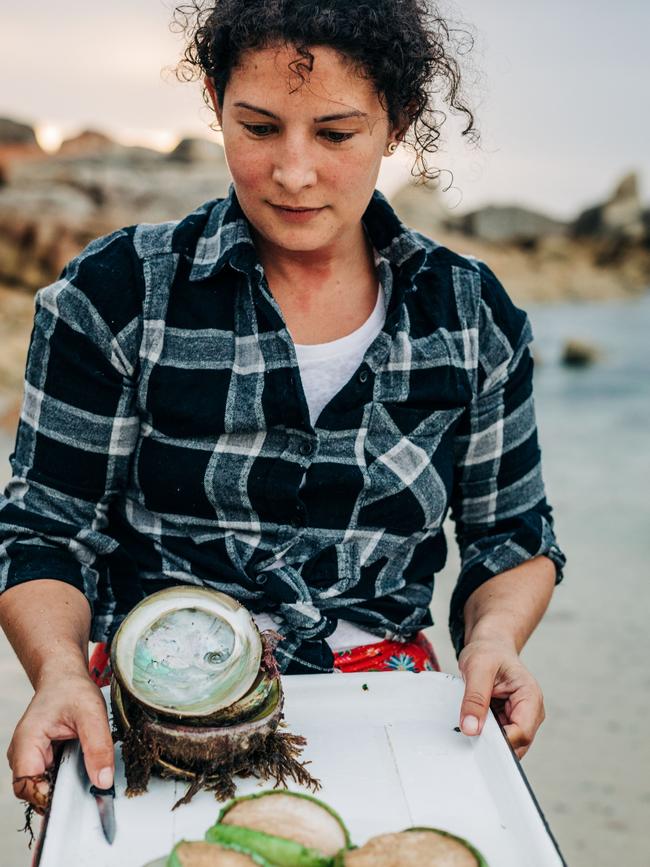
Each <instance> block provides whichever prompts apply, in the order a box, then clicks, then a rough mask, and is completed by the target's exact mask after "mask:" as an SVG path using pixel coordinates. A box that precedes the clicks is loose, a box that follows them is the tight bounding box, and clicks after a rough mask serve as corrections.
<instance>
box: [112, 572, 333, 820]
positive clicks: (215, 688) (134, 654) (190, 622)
mask: <svg viewBox="0 0 650 867" xmlns="http://www.w3.org/2000/svg"><path fill="white" fill-rule="evenodd" d="M278 640H280V636H279V635H278V634H277V633H274V632H270V631H268V632H263V633H262V634H261V635H260V633H259V631H258V629H257V627H256V626H255V623H254V621H253V619H252V617H251V615H250V614H249V612H248V611H247V610H246V609H245V608H244V607H243V606H242V605H241V604H240V603H239V602H237V600H235V599H232V598H231V597H229V596H227V595H226V594H224V593H219V592H217V591H212V590H207V589H204V588H197V587H186V586H182V587H173V588H169V589H167V590H162V591H160V592H159V593H154V594H152V595H151V596H149V597H147V598H146V599H144V600H143V601H142V602H141V603H139V605H137V606H136V607H135V608H134V609H133V610H132V611H131V612H130V613H129V614H128V616H127V617H126V618H125V620H124V622H123V623H122V625H121V626H120V628H119V629H118V631H117V632H116V634H115V638H114V640H113V644H112V647H111V664H112V668H113V676H112V679H111V704H112V709H113V727H114V737H115V739H116V740H121V741H122V757H123V759H124V767H125V773H126V780H127V791H126V793H127V795H137V794H140V793H141V792H145V791H146V789H147V785H148V783H149V779H150V777H151V774H158V775H160V776H163V777H174V778H177V779H184V780H188V781H189V783H190V785H189V788H188V790H187V793H186V794H185V796H184V797H183V798H181V799H180V800H179V801H178V803H177V804H176V806H178V805H179V804H181V803H187V802H188V801H189V800H190V799H191V798H192V797H193V796H194V794H195V793H196V792H197V791H199V790H200V789H202V788H207V789H211V790H213V791H214V792H215V793H216V795H217V797H218V798H220V799H224V798H229V797H232V796H233V795H234V793H235V784H234V781H233V777H234V776H235V775H238V774H239V775H243V776H251V775H252V776H257V777H259V778H260V779H265V780H266V779H269V778H274V779H275V780H276V782H277V783H278V784H284V783H285V782H286V780H287V779H289V778H291V779H293V780H295V781H296V782H298V783H300V784H302V785H305V786H308V787H310V788H312V789H314V790H315V789H317V788H319V785H320V784H319V783H318V781H317V780H315V779H314V778H313V777H312V776H311V774H309V772H308V771H307V769H306V767H305V763H304V762H301V761H300V760H299V755H300V753H301V752H302V748H303V747H304V745H305V739H304V738H303V737H301V736H300V735H293V734H291V733H290V732H287V731H280V730H279V729H280V727H281V725H283V723H282V720H283V705H284V694H283V691H282V682H281V679H280V674H279V671H278V667H277V664H276V661H275V656H274V650H275V647H276V644H277V642H278Z"/></svg>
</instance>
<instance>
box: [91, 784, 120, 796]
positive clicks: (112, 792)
mask: <svg viewBox="0 0 650 867" xmlns="http://www.w3.org/2000/svg"><path fill="white" fill-rule="evenodd" d="M90 794H91V795H92V796H93V797H95V796H96V795H99V796H100V797H103V796H104V795H112V797H113V798H114V797H115V786H114V785H113V786H111V787H110V789H99V788H97V786H91V787H90Z"/></svg>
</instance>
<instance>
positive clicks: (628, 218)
mask: <svg viewBox="0 0 650 867" xmlns="http://www.w3.org/2000/svg"><path fill="white" fill-rule="evenodd" d="M571 229H572V234H573V235H574V236H575V237H577V238H584V237H591V238H609V239H612V238H615V239H621V238H623V239H627V240H632V241H639V240H642V239H643V238H644V237H645V236H646V235H647V233H648V230H647V225H646V221H645V218H644V211H643V206H642V204H641V196H640V194H639V180H638V177H637V175H636V174H635V173H634V172H631V173H630V174H628V175H625V177H624V178H623V179H622V180H621V181H620V182H619V183H618V184H617V186H616V188H615V189H614V191H613V192H612V195H611V196H610V197H609V199H607V201H605V202H603V203H602V204H600V205H596V206H595V207H592V208H587V210H585V211H583V212H582V213H581V214H580V215H579V216H578V218H577V219H576V220H575V222H574V223H573V225H572V227H571Z"/></svg>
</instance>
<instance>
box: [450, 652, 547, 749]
mask: <svg viewBox="0 0 650 867" xmlns="http://www.w3.org/2000/svg"><path fill="white" fill-rule="evenodd" d="M458 667H459V669H460V672H461V674H462V676H463V680H464V681H465V695H464V696H463V703H462V705H461V710H460V728H461V731H462V732H463V733H464V734H466V735H478V734H480V733H481V731H482V729H483V725H484V723H485V719H486V717H487V713H488V710H489V708H490V704H492V707H493V710H494V712H495V714H496V716H497V718H498V720H499V721H500V722H501V724H502V725H503V727H504V729H505V732H506V735H507V737H508V740H509V741H510V744H511V746H512V748H513V749H514V751H515V753H516V754H517V756H518V758H520V759H521V758H522V757H523V756H524V755H525V754H526V752H527V751H528V748H529V747H530V745H531V744H532V742H533V739H534V738H535V735H536V733H537V729H538V728H539V727H540V725H541V724H542V722H543V721H544V717H545V712H544V697H543V695H542V690H541V689H540V686H539V684H538V683H537V681H536V680H535V678H534V677H533V676H532V674H531V673H530V672H529V671H528V669H527V668H526V667H525V666H524V665H523V663H522V662H521V660H520V659H519V654H518V653H517V650H516V648H515V646H514V645H513V644H511V643H509V642H507V641H505V640H502V639H500V638H477V639H475V640H470V641H469V642H468V643H467V644H466V645H465V647H464V648H463V650H462V652H461V654H460V657H459V658H458Z"/></svg>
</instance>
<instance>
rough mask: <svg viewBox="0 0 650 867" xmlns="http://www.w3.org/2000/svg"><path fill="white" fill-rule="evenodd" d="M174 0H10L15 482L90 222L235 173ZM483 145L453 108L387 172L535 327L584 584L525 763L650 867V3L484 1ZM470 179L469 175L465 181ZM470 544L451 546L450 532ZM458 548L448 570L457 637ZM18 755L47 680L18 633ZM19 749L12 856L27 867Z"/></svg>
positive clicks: (202, 197)
mask: <svg viewBox="0 0 650 867" xmlns="http://www.w3.org/2000/svg"><path fill="white" fill-rule="evenodd" d="M171 9H172V4H171V2H161V0H137V2H133V0H112V2H111V3H110V4H100V3H95V2H90V3H89V2H88V0H85V2H81V0H63V2H60V3H57V4H43V3H41V2H37V0H22V2H21V4H20V5H16V4H14V3H12V4H11V5H10V4H9V3H8V0H0V12H1V17H0V24H1V26H0V82H2V86H1V88H0V483H2V485H4V483H6V481H7V478H8V475H9V464H8V461H7V458H8V456H9V454H10V452H11V450H12V447H13V440H14V435H15V429H16V423H17V417H18V412H19V406H20V400H21V393H22V376H23V370H24V364H25V354H26V350H27V345H28V340H29V333H30V328H31V319H32V314H33V294H34V291H35V290H36V289H37V288H39V287H40V286H42V285H45V284H46V283H48V282H50V281H51V280H53V279H55V278H56V276H57V275H58V272H59V271H60V270H61V268H62V267H63V265H64V264H65V263H66V262H67V261H68V260H69V259H70V258H71V257H72V256H73V255H74V254H75V253H76V252H77V251H78V250H79V249H80V248H81V247H82V246H83V245H84V244H85V243H86V242H87V241H89V240H90V239H91V238H93V237H96V236H97V235H99V234H103V233H104V232H106V231H109V230H111V229H113V228H116V227H118V226H121V225H125V224H130V223H135V222H141V221H143V220H146V221H158V220H167V219H174V218H178V217H181V216H183V215H184V214H186V213H188V212H189V211H191V210H192V209H193V208H194V207H195V206H196V205H198V204H199V203H201V202H203V201H206V200H207V199H210V198H214V197H216V196H220V195H223V193H224V192H225V190H226V189H227V185H228V171H227V167H226V165H225V161H224V159H223V155H222V150H221V148H220V146H219V144H218V135H217V134H215V133H214V132H212V131H211V129H210V128H209V124H210V122H211V120H212V116H211V114H210V113H209V111H208V110H207V108H205V107H204V106H203V103H202V99H201V94H200V88H199V86H198V85H197V84H180V83H178V82H177V81H176V79H175V77H174V75H173V72H171V71H170V67H173V66H174V64H175V63H176V62H177V60H178V58H179V55H180V52H181V50H182V42H181V41H180V39H179V36H178V35H177V34H174V33H172V32H170V30H169V22H170V19H171ZM442 9H443V12H445V13H446V14H448V15H449V16H450V17H451V19H452V20H453V21H455V22H457V23H458V24H459V26H465V27H466V28H467V29H468V30H469V31H470V32H471V33H472V34H473V37H474V48H473V50H472V51H471V53H469V54H468V55H467V56H466V58H465V61H466V62H465V75H466V92H467V96H468V98H469V100H470V103H471V104H472V105H474V106H475V107H476V112H477V124H478V127H479V129H480V130H481V133H482V143H481V146H480V147H479V148H478V149H477V148H472V147H470V146H469V145H468V144H467V143H466V142H465V141H464V140H462V139H461V137H460V135H459V126H458V123H457V122H456V121H455V120H454V118H453V117H452V118H450V120H449V122H448V123H447V124H446V126H445V130H446V135H445V142H444V145H443V148H442V150H441V151H440V153H439V154H438V155H437V159H436V165H437V166H438V167H440V168H441V169H443V170H445V171H444V172H443V174H442V176H441V183H440V184H439V185H438V186H437V187H434V188H424V187H414V186H412V185H411V184H410V183H409V168H410V162H409V155H408V153H407V152H405V153H403V154H401V155H399V156H397V157H396V158H393V159H392V160H390V161H385V162H386V165H385V167H384V169H383V170H382V175H381V182H380V186H381V188H382V189H383V190H384V191H385V192H386V193H387V194H388V195H389V196H390V197H391V199H392V201H393V203H394V205H395V207H396V208H397V209H398V211H399V212H400V213H401V215H402V216H403V218H404V220H405V221H406V222H407V223H408V224H410V225H412V226H415V227H416V228H418V229H420V230H421V231H424V232H425V233H427V234H428V235H430V236H432V237H434V238H436V239H438V240H440V241H441V242H443V243H446V244H448V245H449V246H451V247H452V248H454V249H456V250H457V251H459V252H461V253H471V254H473V255H476V256H479V257H481V258H483V259H485V260H486V261H487V262H488V264H489V265H490V266H491V267H492V268H493V270H494V271H495V272H496V273H497V275H498V276H499V277H500V278H501V280H502V282H503V283H504V284H505V285H506V287H507V288H508V290H509V292H510V293H511V295H512V296H513V298H514V299H515V301H516V302H517V303H518V304H519V305H520V306H523V307H525V308H526V309H527V310H528V312H529V314H530V316H531V319H532V324H533V330H534V332H535V335H536V341H535V347H534V352H535V357H536V361H537V369H536V385H535V388H536V403H537V413H538V421H539V427H540V436H541V443H542V450H543V455H544V462H545V476H546V482H547V488H548V493H549V498H550V500H551V502H552V503H553V505H554V507H555V517H556V525H557V531H558V536H559V539H560V543H561V544H562V546H563V547H564V549H565V550H566V552H567V555H568V557H569V565H568V567H567V571H566V580H565V582H564V584H563V585H561V587H560V588H559V589H558V591H557V592H556V594H555V597H554V599H553V602H552V604H551V607H550V609H549V612H548V614H547V616H546V618H545V620H544V622H543V623H542V625H541V626H540V628H539V629H538V630H537V632H536V633H535V635H534V636H533V638H532V639H531V641H530V643H529V645H528V646H527V648H526V650H525V651H524V656H525V659H526V661H527V663H528V664H529V666H530V668H531V669H532V670H533V671H534V673H535V674H536V676H537V677H538V679H539V680H540V682H541V684H542V687H543V689H544V692H545V697H546V706H547V721H546V723H545V724H544V726H543V728H542V729H541V731H540V734H539V735H538V738H537V740H536V742H535V745H534V747H533V749H532V750H531V752H530V753H529V755H528V756H527V757H526V758H525V760H524V769H525V771H526V774H527V775H528V777H529V780H530V782H531V785H532V787H533V789H534V791H535V792H536V794H537V797H538V799H539V801H540V802H541V805H542V808H543V810H544V812H545V814H546V816H547V819H548V820H549V823H550V826H551V828H552V829H553V831H554V833H555V836H556V837H557V839H558V842H559V844H560V846H561V848H562V850H563V853H564V855H565V858H566V860H567V862H568V863H569V864H571V865H589V867H610V865H611V864H613V863H617V862H620V863H623V862H624V863H625V864H626V865H627V867H643V865H645V867H647V865H648V864H649V863H650V861H649V856H648V836H647V825H648V819H649V818H650V779H649V775H648V768H650V738H648V735H647V725H648V720H649V719H650V673H649V672H648V668H647V664H646V661H647V659H648V657H649V655H650V640H649V637H648V636H649V630H648V627H647V618H648V613H649V612H650V581H649V580H648V577H649V570H648V562H649V560H650V541H649V539H650V533H649V530H648V526H649V522H648V519H649V517H650V501H649V498H648V493H647V490H648V481H649V480H650V473H649V470H650V441H649V432H650V349H649V346H650V340H649V338H648V335H649V333H650V295H649V293H648V289H649V288H650V206H649V198H650V196H649V195H648V179H649V178H650V150H649V149H648V145H647V143H648V141H649V140H650V113H648V112H647V111H646V110H645V106H646V103H647V95H646V91H647V83H648V80H649V76H650V60H649V55H648V51H647V43H648V37H649V36H650V5H649V4H648V3H647V2H646V0H643V2H642V0H625V2H624V3H619V4H616V5H613V4H611V3H606V2H603V0H572V2H571V3H570V4H566V3H560V0H545V2H543V3H542V2H541V0H528V2H527V3H526V4H525V5H524V4H521V3H515V2H514V0H490V2H485V0H483V2H479V0H462V2H460V3H459V4H457V5H453V6H452V5H451V4H449V3H445V4H443V6H442ZM449 172H451V173H452V174H449ZM452 547H453V546H452ZM457 570H458V562H457V558H456V556H455V554H454V553H452V555H451V557H450V563H449V564H448V567H447V568H446V569H445V571H444V573H443V574H441V575H440V576H439V577H438V579H437V587H436V593H435V596H434V606H433V610H434V617H435V620H436V626H435V627H433V629H432V630H431V633H432V638H433V641H434V643H435V646H436V649H437V651H438V654H439V656H440V658H441V660H442V662H443V667H444V668H445V669H446V670H448V671H451V672H455V671H456V670H457V669H456V663H455V659H454V655H453V651H452V650H451V645H450V642H449V638H448V634H447V627H446V621H447V608H448V600H449V596H450V594H451V590H452V588H453V583H454V580H455V575H456V574H457ZM0 676H1V677H2V684H3V700H2V702H1V703H0V749H1V751H2V754H4V751H5V749H6V746H7V744H8V742H9V739H10V737H11V732H12V730H13V727H14V726H15V724H16V722H17V720H18V718H19V717H20V715H21V713H22V712H23V710H24V708H25V707H26V705H27V703H28V701H29V698H30V695H31V688H30V687H29V684H28V683H27V680H26V678H25V676H24V674H23V673H22V669H21V668H20V666H19V665H18V663H17V661H16V659H15V657H14V655H13V653H12V651H11V648H9V646H8V645H7V644H6V642H5V641H4V639H2V643H0ZM21 825H22V809H21V806H20V804H18V802H15V801H14V800H13V797H12V795H11V786H10V776H9V772H8V770H7V769H3V768H2V766H1V765H0V835H1V837H2V840H3V852H4V855H3V857H4V858H6V861H3V863H6V864H7V865H8V867H9V865H10V867H23V865H27V864H28V863H29V855H28V852H27V847H26V840H25V839H24V838H23V836H22V835H21V834H19V833H16V832H15V829H17V828H19V827H20V826H21Z"/></svg>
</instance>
